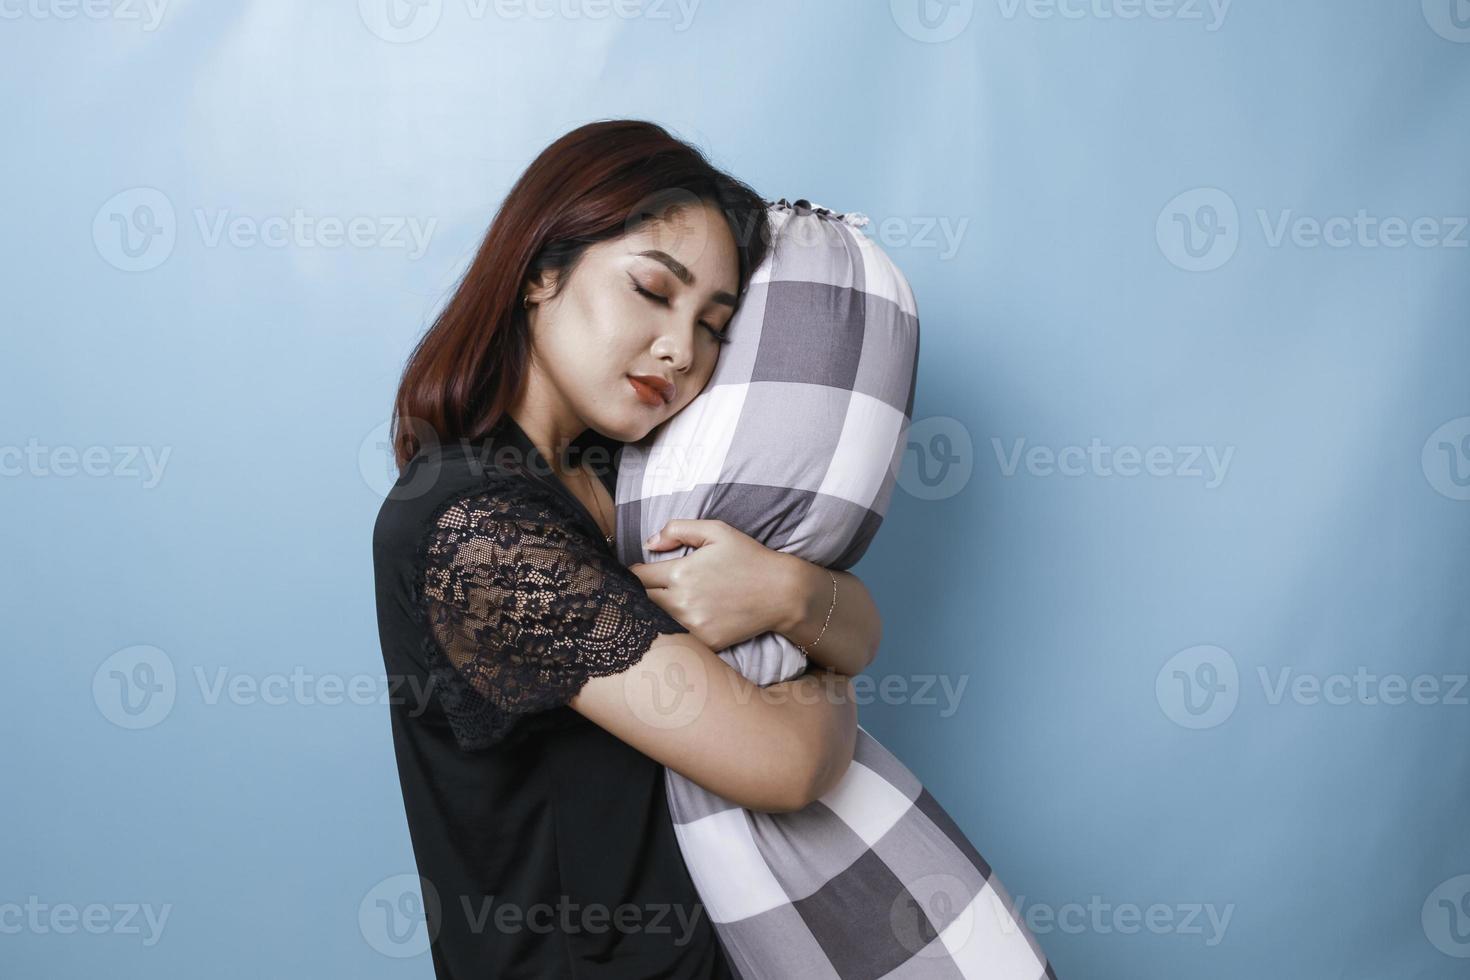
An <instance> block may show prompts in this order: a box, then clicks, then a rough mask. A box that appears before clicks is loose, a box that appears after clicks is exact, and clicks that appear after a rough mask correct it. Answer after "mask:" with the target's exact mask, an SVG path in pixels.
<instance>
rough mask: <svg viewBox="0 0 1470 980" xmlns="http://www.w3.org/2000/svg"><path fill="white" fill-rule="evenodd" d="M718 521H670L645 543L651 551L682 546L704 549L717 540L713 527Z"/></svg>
mask: <svg viewBox="0 0 1470 980" xmlns="http://www.w3.org/2000/svg"><path fill="white" fill-rule="evenodd" d="M718 523H719V522H718V521H705V520H687V519H678V520H672V521H669V522H668V523H667V524H665V525H664V526H663V528H662V529H661V530H658V531H655V532H654V533H653V534H652V535H650V536H649V538H648V539H647V540H646V541H644V542H643V546H644V547H645V548H647V549H648V550H649V551H668V550H669V549H670V548H677V547H679V546H680V545H689V546H690V547H692V548H702V547H704V546H705V545H707V544H709V543H711V542H712V541H714V540H715V531H714V528H713V525H715V524H718Z"/></svg>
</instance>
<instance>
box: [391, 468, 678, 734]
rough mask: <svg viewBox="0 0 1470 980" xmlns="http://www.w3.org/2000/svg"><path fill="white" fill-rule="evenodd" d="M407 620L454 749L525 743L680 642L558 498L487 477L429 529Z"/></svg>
mask: <svg viewBox="0 0 1470 980" xmlns="http://www.w3.org/2000/svg"><path fill="white" fill-rule="evenodd" d="M416 588H417V595H416V597H415V598H416V603H415V604H416V607H417V609H416V613H417V615H418V618H419V621H420V624H421V625H422V626H423V628H424V631H425V636H424V642H425V656H426V662H427V664H428V667H429V671H430V675H431V679H432V683H433V686H434V688H435V689H436V690H437V692H438V695H439V698H440V703H441V705H442V706H443V708H444V711H445V714H446V716H447V717H448V719H449V723H450V727H451V728H452V729H453V731H454V734H455V737H456V739H457V740H458V742H459V744H460V746H461V747H462V748H465V749H481V748H486V747H488V746H490V745H493V744H496V743H498V742H503V741H504V742H512V741H517V740H519V737H524V736H525V735H526V734H527V726H524V725H522V724H520V722H522V721H523V720H524V719H526V718H528V717H530V716H533V715H535V714H537V713H539V712H543V711H546V710H548V709H551V708H555V707H558V706H560V705H564V704H566V703H567V702H568V701H570V700H571V699H572V698H573V697H575V696H576V694H577V693H578V692H579V691H580V690H581V689H582V686H583V685H584V684H586V682H587V680H588V679H589V678H592V677H599V676H604V675H607V674H616V673H620V672H621V671H623V670H626V669H627V668H628V667H630V666H632V665H633V664H635V663H637V662H638V660H639V659H640V658H641V657H642V656H643V654H644V653H646V652H647V650H648V648H649V646H650V645H651V644H652V643H653V641H654V638H655V637H657V636H658V634H660V633H687V632H688V630H687V629H685V628H684V627H683V626H682V625H681V624H680V623H679V622H678V620H676V619H674V618H673V617H672V616H670V615H669V614H668V613H666V612H664V611H663V609H661V608H659V606H658V605H657V604H656V603H654V601H653V600H652V599H650V598H649V597H648V593H647V591H646V590H645V589H644V587H643V583H642V582H641V581H639V579H638V577H637V576H636V575H634V574H633V573H632V572H631V571H629V570H628V569H627V568H626V567H625V566H623V565H622V564H621V563H620V562H619V561H618V560H617V559H616V557H614V556H613V555H612V554H611V553H610V552H609V551H608V550H607V549H606V548H605V547H604V546H603V545H602V544H601V542H599V541H597V540H595V539H594V538H592V537H591V535H590V534H589V533H588V532H587V531H586V530H585V529H584V528H583V522H582V520H581V518H580V517H579V516H578V515H577V514H576V513H575V512H574V511H573V510H572V509H571V507H570V506H569V505H568V504H567V503H566V502H564V501H562V500H560V499H559V498H558V497H557V496H556V494H555V493H554V492H553V491H551V490H549V489H547V488H543V487H539V486H536V485H535V484H533V483H531V482H529V481H528V480H527V479H526V478H525V477H523V476H507V475H504V474H493V475H489V476H487V478H486V481H485V483H484V484H483V485H481V486H478V487H476V488H475V489H474V490H473V491H470V492H467V493H464V494H460V495H458V496H456V497H453V498H451V499H450V500H448V501H446V502H445V503H444V504H443V505H441V506H440V507H439V508H438V509H437V510H436V512H435V515H434V517H433V518H432V519H431V520H430V522H429V527H428V529H427V532H426V540H425V542H424V545H423V548H422V552H421V561H420V563H419V576H418V580H417V583H416Z"/></svg>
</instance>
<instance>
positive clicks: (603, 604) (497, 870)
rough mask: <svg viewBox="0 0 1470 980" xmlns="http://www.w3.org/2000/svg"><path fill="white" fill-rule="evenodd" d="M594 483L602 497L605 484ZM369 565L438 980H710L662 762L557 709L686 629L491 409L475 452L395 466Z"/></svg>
mask: <svg viewBox="0 0 1470 980" xmlns="http://www.w3.org/2000/svg"><path fill="white" fill-rule="evenodd" d="M593 435H594V438H601V437H597V436H595V434H593ZM582 442H584V441H583V440H579V443H582ZM574 445H575V444H574ZM584 445H585V443H584ZM502 447H505V448H504V449H502ZM497 451H499V455H497ZM599 476H600V477H601V478H602V479H603V480H604V482H605V484H606V485H607V486H608V489H609V491H611V490H612V489H613V487H614V486H615V479H616V476H615V473H613V472H612V471H611V470H610V469H608V468H604V471H603V472H602V473H600V474H599ZM373 565H374V571H375V577H376V589H377V613H378V631H379V637H380V639H381V642H382V647H383V662H384V665H385V667H386V669H387V674H388V681H389V692H390V695H391V696H390V705H391V706H390V709H389V710H390V714H391V719H392V729H393V746H394V752H395V755H396V757H397V761H398V777H399V784H400V786H401V788H402V790H403V804H404V808H405V810H406V812H407V817H408V828H409V834H410V838H411V840H412V842H413V849H414V857H415V860H416V862H417V864H418V871H419V875H420V877H421V879H422V881H421V884H422V886H423V891H424V901H425V915H426V918H427V926H428V932H429V936H430V949H431V952H432V956H433V961H434V971H435V975H436V976H437V977H438V978H439V980H447V978H455V980H469V978H473V980H492V978H493V980H514V978H521V977H525V978H534V980H550V978H577V980H583V978H596V980H612V978H619V980H621V978H628V980H653V978H700V980H715V978H721V980H723V978H731V977H732V976H733V975H732V973H731V971H730V968H729V966H728V964H727V962H726V960H725V958H724V955H723V952H722V950H721V948H720V945H719V941H718V938H717V937H716V935H715V932H714V929H713V928H712V927H711V925H710V922H709V918H708V914H707V912H706V910H705V908H704V906H703V904H702V903H701V902H700V900H699V896H698V893H697V892H696V891H695V889H694V884H693V882H692V881H691V880H690V878H689V872H688V869H687V868H686V867H685V865H684V861H683V857H682V856H681V855H680V853H679V846H678V841H677V840H676V838H675V836H674V829H673V822H672V819H671V818H670V816H669V811H668V801H667V797H666V796H665V788H664V769H663V766H661V765H660V764H658V763H656V762H654V761H653V760H652V759H650V758H648V757H647V756H645V755H643V754H642V753H640V752H638V751H637V750H635V749H633V748H632V747H630V746H629V745H627V744H626V743H624V742H622V741H620V740H618V739H617V738H615V737H614V736H612V735H610V734H609V733H608V732H606V731H605V730H603V729H602V728H600V727H598V726H597V725H595V724H593V723H592V722H590V721H588V720H587V719H585V718H583V717H582V716H581V715H579V714H577V713H576V712H575V711H573V710H572V709H571V708H570V707H567V702H568V701H569V700H570V699H571V698H572V697H573V696H574V695H576V693H577V692H578V691H579V690H580V689H581V687H582V685H583V684H584V683H585V682H586V680H587V679H588V678H590V677H593V676H600V675H606V674H615V673H620V672H621V671H623V670H626V669H627V668H628V667H630V666H632V665H633V664H635V663H637V661H638V660H639V659H640V658H641V657H642V656H643V654H644V653H645V652H646V651H647V649H648V647H649V645H650V644H651V643H652V642H653V640H654V638H655V637H656V636H657V635H658V634H660V633H683V632H688V631H687V630H686V629H685V628H684V627H683V626H682V625H680V624H679V622H678V621H677V620H675V619H673V618H672V617H671V616H669V615H668V614H667V613H665V612H664V611H663V610H662V609H660V608H659V607H658V606H657V605H656V604H655V603H654V602H653V600H651V599H650V598H648V595H647V593H646V591H645V590H644V588H643V584H642V583H641V582H640V581H639V580H638V577H637V576H635V575H634V574H633V573H632V572H630V571H629V570H628V569H627V568H626V567H625V566H624V565H622V563H620V562H619V561H618V560H617V557H616V555H615V554H614V552H613V550H612V548H611V547H610V546H609V545H608V544H607V542H606V540H605V539H604V538H603V536H602V533H601V531H600V529H599V528H598V527H597V524H596V522H595V521H594V520H593V519H592V516H591V515H590V514H589V513H588V512H587V509H586V508H585V507H584V506H583V505H582V504H581V502H580V501H579V500H577V498H576V497H575V496H573V495H572V494H571V492H570V491H569V490H567V489H566V487H565V486H564V485H563V484H562V483H561V481H560V480H559V479H558V478H557V477H556V476H555V475H554V474H552V473H550V471H549V469H547V468H546V466H545V458H544V457H543V456H542V455H541V454H540V453H539V452H538V451H537V450H536V449H535V447H534V445H532V443H531V441H530V439H529V438H527V436H526V434H525V433H524V432H523V431H522V430H521V428H520V426H518V425H517V424H516V423H515V421H514V420H513V419H511V418H510V417H509V416H504V417H503V419H502V421H501V423H500V424H499V425H497V426H496V428H495V430H494V431H492V432H491V434H490V436H489V437H487V438H486V439H484V440H482V441H480V442H478V443H463V442H454V443H450V444H448V445H443V446H436V447H433V448H430V449H426V450H423V451H421V452H419V453H418V454H417V455H415V456H414V457H413V459H411V460H410V461H409V463H408V465H407V467H405V469H404V470H403V472H402V474H401V475H400V477H399V479H398V482H397V483H396V485H395V486H394V488H393V490H392V491H390V493H389V495H388V498H387V499H386V500H384V502H383V506H382V508H381V509H380V511H379V513H378V518H377V523H376V525H375V526H374V529H373Z"/></svg>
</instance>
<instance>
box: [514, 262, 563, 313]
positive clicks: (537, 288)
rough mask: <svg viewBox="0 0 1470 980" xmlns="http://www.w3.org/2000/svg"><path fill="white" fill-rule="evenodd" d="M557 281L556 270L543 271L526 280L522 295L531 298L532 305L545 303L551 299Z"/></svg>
mask: <svg viewBox="0 0 1470 980" xmlns="http://www.w3.org/2000/svg"><path fill="white" fill-rule="evenodd" d="M556 280H557V272H556V270H555V269H542V270H540V271H538V272H536V273H534V274H533V275H532V276H531V277H530V278H529V279H527V280H526V282H525V284H524V285H523V286H522V287H521V295H522V296H529V297H530V298H531V303H532V305H535V304H537V303H543V302H545V301H546V300H548V299H550V298H551V291H552V290H553V289H555V288H556Z"/></svg>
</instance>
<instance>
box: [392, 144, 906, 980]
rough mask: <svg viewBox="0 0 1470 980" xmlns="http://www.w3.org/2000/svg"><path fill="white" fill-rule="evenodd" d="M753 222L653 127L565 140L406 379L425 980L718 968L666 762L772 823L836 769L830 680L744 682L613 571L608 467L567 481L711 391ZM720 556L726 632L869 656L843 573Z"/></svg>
mask: <svg viewBox="0 0 1470 980" xmlns="http://www.w3.org/2000/svg"><path fill="white" fill-rule="evenodd" d="M764 222H765V205H764V203H763V201H762V200H761V198H760V197H759V196H757V195H756V194H755V193H754V192H753V191H751V190H750V189H749V188H748V187H746V186H745V185H743V184H741V183H740V182H739V181H736V180H734V179H733V178H731V177H729V176H727V175H725V174H723V173H721V172H719V171H718V170H716V169H714V168H713V167H711V166H710V165H709V163H708V162H707V161H706V160H705V159H704V158H703V156H702V155H701V154H700V153H699V152H698V151H696V150H694V149H693V148H691V147H689V146H687V145H686V144H684V143H682V142H680V141H678V140H675V139H674V138H673V137H671V136H670V135H669V134H668V133H667V132H665V131H664V130H662V129H661V128H659V127H657V126H654V125H652V124H649V123H644V122H637V121H611V122H600V123H594V124H591V125H588V126H584V127H581V128H579V129H577V130H574V131H573V132H571V133H568V134H567V135H566V136H564V137H562V138H561V139H559V140H557V141H556V142H555V143H553V144H552V145H551V146H549V147H548V148H547V149H546V150H545V151H543V152H542V154H541V155H540V156H538V157H537V159H536V160H535V161H534V162H533V163H532V164H531V166H530V167H529V168H528V169H527V171H526V173H525V174H524V175H522V177H521V178H520V180H518V181H517V183H516V185H515V186H514V187H513V188H512V190H511V192H510V194H509V195H508V196H507V198H506V200H505V202H504V204H503V205H502V207H501V209H500V211H499V213H498V214H497V215H496V218H495V220H494V222H493V223H492V225H491V227H490V230H489V232H488V233H487V235H486V237H485V240H484V243H483V244H482V246H481V248H480V250H479V252H478V254H477V255H476V257H475V259H474V261H473V263H472V264H471V266H470V268H469V270H468V272H467V273H466V275H465V277H464V279H463V281H462V282H461V283H460V285H459V287H458V289H457V290H456V292H455V294H454V296H453V297H452V298H451V300H450V302H449V303H448V305H447V306H446V308H445V310H444V311H443V313H442V314H441V315H440V316H439V318H438V319H437V320H436V322H435V323H434V325H433V326H432V327H431V328H430V330H429V331H428V332H427V334H426V335H425V337H424V338H423V340H422V341H421V342H420V344H419V345H418V347H417V348H416V349H415V351H414V353H413V355H412V356H411V358H410V360H409V363H408V365H407V368H406V369H405V372H404V376H403V379H402V382H401V384H400V388H399V391H398V395H397V399H396V403H395V413H394V414H395V426H394V446H395V454H396V457H397V460H398V463H399V465H400V467H401V473H400V477H399V480H398V483H397V485H396V486H395V488H394V490H393V491H392V492H390V494H389V496H388V499H386V500H385V501H384V503H383V506H382V509H381V511H380V513H379V516H378V520H377V523H376V525H375V528H374V534H373V557H374V568H375V576H376V588H377V604H378V605H377V609H378V619H379V632H380V638H381V641H382V647H383V657H384V663H385V666H386V668H387V673H388V676H389V679H390V684H391V689H392V692H393V698H392V715H391V717H392V726H393V738H394V748H395V753H396V757H397V761H398V771H399V778H400V783H401V786H402V790H403V796H404V805H405V809H406V813H407V817H408V824H409V830H410V835H411V839H412V842H413V846H414V852H415V859H416V861H417V864H418V867H419V872H420V876H421V879H422V881H423V887H424V898H425V909H426V914H427V919H428V928H429V932H430V936H431V950H432V955H433V960H434V966H435V971H436V974H437V975H438V976H439V977H441V978H443V977H497V978H511V977H536V978H544V977H578V978H583V977H589V978H590V977H595V978H614V977H619V978H621V977H627V978H638V980H649V978H653V977H671V978H673V977H691V978H692V977H699V978H714V977H729V976H731V972H730V969H729V965H728V963H727V961H726V960H725V958H724V955H723V953H722V951H721V948H720V946H719V942H718V940H717V938H716V937H715V935H714V932H713V930H712V929H711V928H710V925H709V922H708V919H707V917H705V916H704V914H703V909H702V906H701V904H700V902H699V900H698V895H697V893H696V892H695V890H694V887H693V885H692V883H691V881H690V878H689V874H688V870H687V868H686V867H685V866H684V864H683V862H682V859H681V858H680V854H679V848H678V845H677V842H676V841H675V838H674V835H673V830H672V826H671V822H670V817H669V813H668V809H667V800H666V796H665V788H664V783H663V772H664V769H663V767H664V766H668V767H669V768H671V769H673V770H674V771H676V772H679V773H680V774H682V775H684V776H686V777H688V778H689V779H691V780H694V781H695V782H696V783H698V784H699V785H701V786H703V787H705V788H707V789H709V790H710V791H711V792H715V793H719V794H720V795H721V796H723V797H725V798H727V799H730V800H732V801H735V802H738V803H739V804H740V805H742V806H745V807H749V808H751V809H753V810H763V811H772V812H789V811H794V810H798V809H800V808H802V807H803V806H806V805H807V804H809V803H810V802H812V801H813V800H815V799H817V798H818V797H820V796H821V795H822V794H823V793H825V792H826V791H827V790H828V789H830V788H831V787H832V786H833V785H835V784H836V782H837V780H838V779H840V778H841V776H842V775H843V773H844V772H845V770H846V768H847V766H848V765H849V764H850V762H851V760H852V753H853V745H854V741H855V737H856V712H855V708H854V705H853V700H852V690H851V684H850V681H849V679H848V677H847V675H846V674H840V673H836V672H833V671H826V670H821V671H816V672H811V673H808V674H805V675H803V676H801V677H798V678H795V679H793V680H790V681H787V682H784V683H782V684H778V685H772V686H771V687H768V688H765V689H761V688H757V687H756V686H754V685H753V684H751V683H750V682H749V681H747V680H745V678H743V677H742V676H741V675H740V674H739V673H738V672H736V671H735V670H734V669H733V668H731V667H730V666H729V665H727V664H726V663H725V662H724V661H723V660H721V659H720V658H719V657H718V656H717V655H716V654H715V653H714V652H712V651H711V649H710V648H709V647H708V646H706V645H704V644H703V643H702V642H700V641H699V640H697V639H695V638H694V636H693V635H692V634H691V633H690V632H689V630H688V629H687V628H686V627H685V626H684V625H682V624H681V623H680V622H679V621H678V620H675V619H673V618H672V617H671V616H670V615H669V614H668V613H667V612H665V611H664V610H663V609H661V608H660V607H659V606H658V605H656V604H655V603H654V602H653V601H652V600H651V599H650V598H649V597H648V595H647V592H646V591H645V589H644V587H643V585H642V583H641V582H640V581H639V580H638V578H637V577H636V576H635V575H634V574H633V573H632V572H631V571H629V570H628V569H627V568H625V567H624V566H623V565H622V564H621V563H619V562H618V561H617V558H616V555H615V553H614V551H613V548H612V544H611V539H612V534H613V530H614V529H613V526H612V515H613V513H614V508H613V501H612V490H613V487H614V485H615V484H614V478H615V477H614V474H612V473H611V472H610V471H608V470H605V469H604V470H601V471H599V472H598V473H596V474H593V473H591V472H589V468H588V467H587V466H586V465H579V464H578V465H574V463H573V461H572V460H573V458H574V457H580V456H581V455H582V450H586V449H588V448H589V447H591V446H594V445H599V444H600V445H602V446H604V447H605V446H606V445H608V444H611V443H613V442H616V443H626V442H631V441H636V440H638V439H641V438H642V437H644V436H645V435H647V433H648V432H649V431H651V430H652V429H653V428H654V427H656V426H658V425H659V424H661V423H663V422H665V421H667V420H668V419H669V418H671V417H672V416H674V415H675V414H676V413H678V412H679V411H680V410H681V409H683V408H684V406H686V405H687V404H689V402H690V401H691V400H692V399H693V398H694V397H695V395H697V394H698V393H699V392H700V391H701V389H702V388H703V387H704V385H705V384H706V382H707V381H708V380H709V378H710V375H711V374H712V373H713V369H714V366H715V363H716V360H717V358H718V356H719V349H720V346H721V341H722V339H723V338H722V331H723V330H724V328H725V327H726V325H727V324H728V323H729V321H730V318H731V316H732V315H733V313H734V311H735V308H736V306H737V305H738V303H739V300H740V297H741V295H742V294H743V292H744V290H745V287H746V285H747V283H748V281H749V277H750V274H751V271H752V270H753V269H754V268H755V267H756V266H757V265H759V264H760V262H761V259H762V258H763V256H764V249H765V247H766V246H765V240H766V227H765V224H764ZM599 440H608V442H606V443H599ZM588 455H589V458H590V454H588ZM594 476H595V477H596V478H594ZM690 523H698V522H690ZM685 530H686V531H687V530H688V528H685ZM731 552H732V557H731V558H730V568H729V570H728V577H727V579H726V580H725V582H724V583H723V591H724V595H723V596H722V597H721V598H722V599H723V601H709V602H706V603H704V605H703V609H704V613H703V614H704V615H705V616H706V617H707V618H709V619H712V620H718V623H716V624H715V625H713V626H711V627H710V628H711V631H712V632H713V633H717V634H718V635H722V636H728V637H732V638H734V640H738V639H741V638H745V637H750V636H756V635H759V634H761V633H765V632H769V631H777V632H781V633H782V634H783V635H787V636H788V637H790V638H791V639H792V641H793V642H796V643H805V642H810V641H811V639H812V637H814V636H817V635H818V634H819V632H820V633H821V636H822V641H821V642H822V644H823V646H824V647H826V648H828V650H829V652H830V655H831V656H832V657H833V658H841V660H842V661H843V662H850V663H852V664H854V665H855V669H858V670H860V669H861V668H862V667H863V666H865V665H866V664H867V662H868V661H870V660H871V657H872V653H873V651H874V650H876V646H877V637H878V635H879V629H880V624H879V621H878V616H877V611H876V609H875V607H874V606H873V604H872V601H871V597H870V596H869V595H868V593H867V591H866V589H864V588H863V587H862V584H861V583H860V582H859V581H858V580H857V579H856V578H854V577H853V576H852V575H850V574H849V573H839V574H838V576H837V582H838V585H837V589H838V591H839V593H840V601H839V602H838V603H837V604H836V606H833V605H831V604H830V600H831V599H832V591H833V585H832V579H831V578H830V577H829V575H828V573H827V571H826V570H824V569H821V568H819V567H817V566H814V565H811V564H810V563H807V562H805V561H804V560H802V559H799V558H795V557H794V556H791V555H786V554H782V553H779V552H775V551H772V550H770V549H767V548H764V547H763V546H759V545H756V544H755V543H754V542H747V543H746V545H745V546H744V547H739V548H735V549H731ZM834 611H835V612H834ZM732 642H733V640H732Z"/></svg>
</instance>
